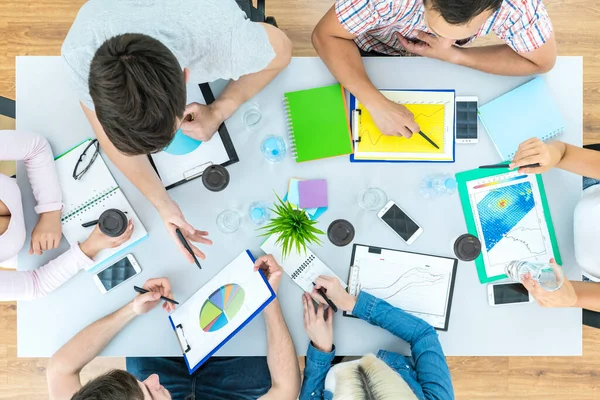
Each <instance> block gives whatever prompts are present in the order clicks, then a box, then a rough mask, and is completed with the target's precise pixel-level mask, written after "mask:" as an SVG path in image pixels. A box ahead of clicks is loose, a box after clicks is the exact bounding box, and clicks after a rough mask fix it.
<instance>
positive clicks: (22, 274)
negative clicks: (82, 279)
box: [0, 222, 133, 301]
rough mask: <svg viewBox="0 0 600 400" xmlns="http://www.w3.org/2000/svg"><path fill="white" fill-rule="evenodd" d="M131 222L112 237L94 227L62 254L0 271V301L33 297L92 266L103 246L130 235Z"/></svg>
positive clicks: (107, 246)
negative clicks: (30, 268) (27, 268)
mask: <svg viewBox="0 0 600 400" xmlns="http://www.w3.org/2000/svg"><path fill="white" fill-rule="evenodd" d="M132 233H133V225H132V224H131V222H130V225H129V229H128V230H127V231H126V232H125V233H124V234H123V235H121V236H119V237H118V238H111V237H108V236H106V235H104V234H103V233H102V232H100V229H99V228H98V227H96V228H95V229H94V231H93V232H92V234H90V236H89V237H88V238H87V239H86V240H85V241H84V242H82V243H81V244H73V245H72V246H71V248H70V249H69V250H68V251H66V252H65V253H63V254H61V255H60V256H58V257H57V258H55V259H54V260H52V261H50V262H49V263H48V264H46V265H44V266H42V267H40V268H38V269H36V270H33V271H3V270H0V301H15V300H18V301H21V300H35V299H37V298H40V297H44V296H46V295H47V294H49V293H50V292H52V291H54V290H56V289H58V288H59V287H60V286H62V285H63V284H64V283H65V282H67V281H68V280H69V279H71V278H72V277H73V276H75V274H77V273H78V272H79V271H80V270H81V269H82V268H85V267H87V266H91V265H93V263H94V261H93V258H94V257H96V255H97V254H98V253H99V252H100V251H101V250H103V249H106V248H111V247H118V246H120V245H121V244H123V243H125V242H126V241H128V240H129V239H130V238H131V234H132Z"/></svg>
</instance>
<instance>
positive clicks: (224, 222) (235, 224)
mask: <svg viewBox="0 0 600 400" xmlns="http://www.w3.org/2000/svg"><path fill="white" fill-rule="evenodd" d="M240 224H241V218H240V215H239V214H238V213H237V212H236V211H234V210H225V211H223V212H222V213H221V214H219V215H217V228H219V230H220V231H221V232H223V233H233V232H236V231H237V230H238V229H239V228H240Z"/></svg>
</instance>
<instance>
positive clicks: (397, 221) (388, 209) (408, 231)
mask: <svg viewBox="0 0 600 400" xmlns="http://www.w3.org/2000/svg"><path fill="white" fill-rule="evenodd" d="M377 216H378V217H379V219H381V220H382V221H383V222H384V223H385V224H386V225H387V226H388V227H390V229H391V230H393V231H394V232H396V234H397V235H398V236H400V238H401V239H402V240H404V241H405V242H406V244H412V243H413V242H414V241H415V240H417V238H418V237H419V236H421V234H422V233H423V228H421V227H420V226H419V225H418V224H417V223H416V222H415V221H414V220H413V219H412V218H411V217H409V216H408V214H406V212H404V211H403V210H402V209H401V208H400V207H398V205H397V204H396V203H395V202H394V201H393V200H390V201H389V202H388V203H387V204H386V205H385V206H384V207H383V208H382V209H381V211H379V213H378V214H377Z"/></svg>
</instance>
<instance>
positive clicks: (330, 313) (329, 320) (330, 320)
mask: <svg viewBox="0 0 600 400" xmlns="http://www.w3.org/2000/svg"><path fill="white" fill-rule="evenodd" d="M327 325H328V326H329V327H330V328H332V327H333V308H331V307H328V308H327Z"/></svg>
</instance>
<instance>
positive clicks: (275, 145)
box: [260, 135, 286, 164]
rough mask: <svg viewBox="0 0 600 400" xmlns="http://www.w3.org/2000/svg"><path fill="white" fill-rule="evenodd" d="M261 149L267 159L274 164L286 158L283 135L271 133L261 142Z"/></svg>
mask: <svg viewBox="0 0 600 400" xmlns="http://www.w3.org/2000/svg"><path fill="white" fill-rule="evenodd" d="M260 150H261V151H262V153H263V156H264V157H265V159H266V160H267V161H268V162H270V163H273V164H277V163H279V162H281V161H283V159H284V158H285V153H286V150H285V142H284V140H283V138H282V137H281V136H275V135H269V136H267V137H265V138H264V139H263V141H262V143H261V144H260Z"/></svg>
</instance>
